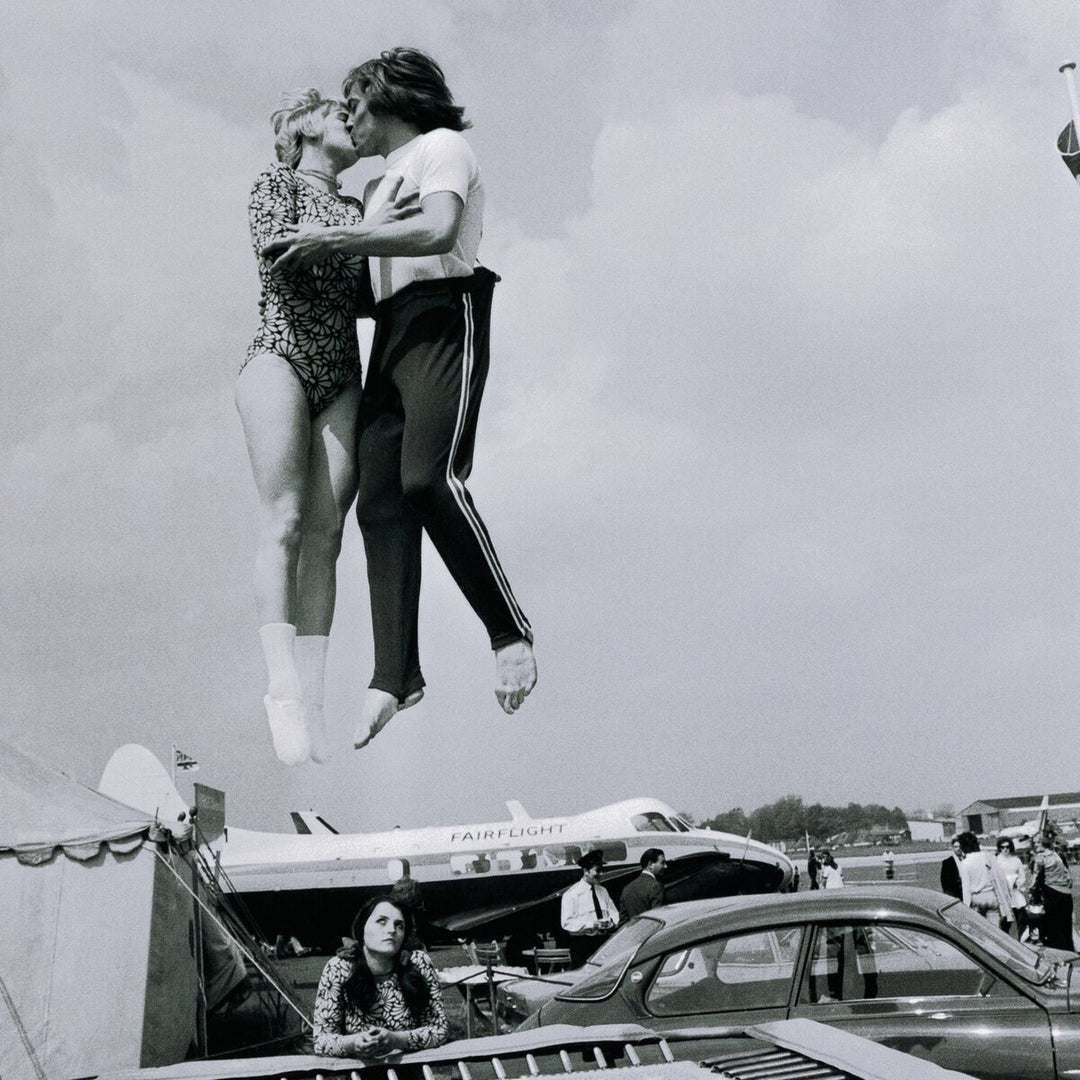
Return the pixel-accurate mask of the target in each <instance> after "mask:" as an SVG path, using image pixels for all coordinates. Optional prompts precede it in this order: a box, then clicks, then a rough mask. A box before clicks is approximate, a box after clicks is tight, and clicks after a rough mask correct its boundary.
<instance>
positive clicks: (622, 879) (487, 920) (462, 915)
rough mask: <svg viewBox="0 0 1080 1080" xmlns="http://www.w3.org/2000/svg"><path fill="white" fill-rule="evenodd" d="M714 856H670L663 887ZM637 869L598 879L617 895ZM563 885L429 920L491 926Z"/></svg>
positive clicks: (454, 926) (450, 925)
mask: <svg viewBox="0 0 1080 1080" xmlns="http://www.w3.org/2000/svg"><path fill="white" fill-rule="evenodd" d="M715 858H716V856H714V855H711V854H695V855H688V856H685V857H684V858H681V859H672V861H671V862H669V863H668V865H667V872H666V873H665V874H664V887H665V888H666V889H670V888H672V886H676V885H679V884H681V883H682V882H684V881H686V880H687V879H689V878H691V877H693V876H694V875H695V874H697V873H698V872H699V871H701V870H702V869H703V868H704V867H706V866H709V865H711V864H712V863H713V862H714V861H715ZM639 873H641V868H640V867H637V866H627V867H625V868H624V869H622V870H616V871H614V872H612V873H608V874H605V875H604V876H603V878H602V879H601V880H602V883H603V885H604V887H605V888H608V887H610V886H612V885H614V886H616V890H615V896H616V897H617V896H618V893H619V892H621V891H622V888H623V886H624V885H625V884H626V883H627V882H628V881H630V879H631V878H635V877H637V875H638V874H639ZM566 889H567V886H563V887H562V888H560V889H556V890H555V891H554V892H550V893H548V894H547V895H546V896H541V897H539V898H538V899H536V900H528V901H525V902H523V903H517V904H493V905H491V906H490V907H482V908H470V909H469V910H468V911H459V912H456V913H455V914H453V915H448V916H446V917H445V918H442V919H434V920H432V921H433V922H434V924H435V925H436V926H439V927H441V928H442V929H444V930H446V931H448V932H449V933H451V934H464V933H468V932H469V931H472V930H476V929H478V928H480V927H488V928H492V927H493V926H494V925H495V924H497V923H499V922H502V921H503V920H505V919H510V918H512V917H514V916H518V915H520V914H521V913H522V912H525V911H534V910H536V909H537V908H541V907H543V906H544V905H546V904H555V903H556V902H557V901H558V900H559V898H560V897H561V896H562V894H563V893H564V892H565V891H566Z"/></svg>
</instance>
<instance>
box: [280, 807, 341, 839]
mask: <svg viewBox="0 0 1080 1080" xmlns="http://www.w3.org/2000/svg"><path fill="white" fill-rule="evenodd" d="M289 817H291V818H292V823H293V828H294V829H296V831H297V832H298V833H300V835H301V836H314V835H315V834H316V833H333V835H334V836H337V835H338V831H337V829H335V828H334V826H333V825H331V824H330V823H329V822H328V821H325V820H324V819H323V818H321V817H320V816H319V815H318V814H316V813H315V811H314V810H293V811H292V813H290V814H289Z"/></svg>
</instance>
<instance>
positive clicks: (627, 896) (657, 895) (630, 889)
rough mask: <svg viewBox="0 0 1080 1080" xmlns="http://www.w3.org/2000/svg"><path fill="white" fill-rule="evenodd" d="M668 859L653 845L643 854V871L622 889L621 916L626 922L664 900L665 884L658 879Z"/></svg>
mask: <svg viewBox="0 0 1080 1080" xmlns="http://www.w3.org/2000/svg"><path fill="white" fill-rule="evenodd" d="M665 865H667V860H666V859H665V858H664V853H663V852H662V851H661V850H660V849H659V848H654V847H651V848H649V849H648V850H646V851H645V852H644V853H643V854H642V856H641V873H640V874H638V876H637V877H636V878H634V880H633V881H631V882H630V884H629V885H627V886H626V888H625V889H623V891H622V895H621V896H620V897H619V917H620V918H621V919H622V920H623V921H624V922H625V921H626V920H627V919H632V918H633V917H634V916H635V915H640V914H641V913H642V912H643V911H648V910H649V908H654V907H659V906H660V905H661V904H662V903H663V902H664V886H663V885H661V884H660V882H659V881H658V880H657V879H658V878H659V877H660V875H661V874H662V873H663V872H664V867H665Z"/></svg>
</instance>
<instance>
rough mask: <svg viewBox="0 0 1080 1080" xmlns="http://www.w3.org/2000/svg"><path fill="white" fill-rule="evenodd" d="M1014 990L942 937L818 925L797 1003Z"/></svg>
mask: <svg viewBox="0 0 1080 1080" xmlns="http://www.w3.org/2000/svg"><path fill="white" fill-rule="evenodd" d="M991 993H993V994H994V996H999V995H1001V994H1012V993H1015V992H1014V991H1013V990H1012V989H1011V988H1010V987H1008V986H1007V985H1006V984H1004V983H1001V982H1000V981H999V980H997V979H996V978H995V977H994V976H993V975H992V974H991V973H990V972H989V971H987V970H986V968H984V967H983V966H982V965H981V964H979V963H977V962H976V961H974V960H973V959H972V958H971V957H970V956H968V955H967V954H966V953H964V952H962V951H961V950H960V949H959V948H957V947H956V946H955V945H953V944H952V943H951V942H949V941H946V940H945V939H944V938H940V937H937V936H936V935H934V934H930V933H926V932H925V931H922V930H915V929H912V928H911V927H908V926H894V925H888V924H875V925H872V926H860V925H839V924H838V925H834V926H821V927H818V928H817V929H816V931H815V936H814V943H813V949H812V953H811V959H810V968H809V972H808V974H807V978H806V981H805V982H804V984H803V987H802V990H801V992H800V996H799V1000H800V1003H802V1004H829V1003H831V1002H836V1001H866V1000H871V999H874V998H923V997H985V996H987V995H988V994H991Z"/></svg>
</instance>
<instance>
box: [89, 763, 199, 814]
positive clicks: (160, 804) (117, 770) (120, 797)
mask: <svg viewBox="0 0 1080 1080" xmlns="http://www.w3.org/2000/svg"><path fill="white" fill-rule="evenodd" d="M98 791H99V792H101V794H102V795H108V796H109V798H110V799H115V800H116V801H117V802H122V803H124V805H125V806H131V807H134V808H135V809H136V810H141V811H142V812H143V813H144V814H153V815H154V816H155V817H156V818H157V819H158V821H160V822H161V823H162V824H163V825H165V826H166V827H167V828H169V827H171V828H172V829H175V827H176V826H175V823H176V822H183V821H186V820H187V819H188V817H189V807H188V804H187V803H186V802H185V801H184V799H183V797H182V796H181V795H180V792H179V791H177V790H176V785H175V784H174V783H173V782H172V778H171V777H170V776H169V774H168V772H167V771H166V769H165V766H164V765H162V764H161V762H160V761H159V760H158V759H157V757H155V756H154V754H153V752H152V751H150V750H148V749H147V748H146V747H145V746H140V745H139V744H138V743H125V744H124V745H123V746H121V747H119V748H118V749H116V750H114V751H113V755H112V757H110V758H109V760H108V762H107V763H106V765H105V770H104V772H102V774H101V780H100V781H99V783H98Z"/></svg>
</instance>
